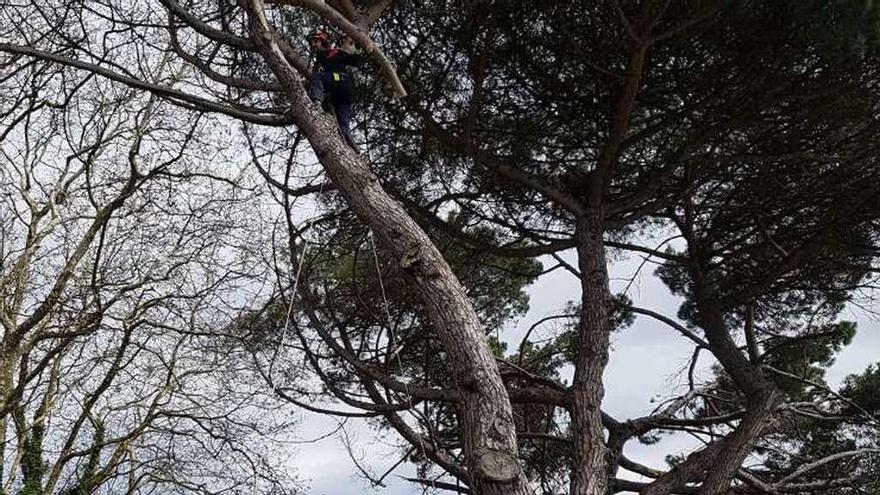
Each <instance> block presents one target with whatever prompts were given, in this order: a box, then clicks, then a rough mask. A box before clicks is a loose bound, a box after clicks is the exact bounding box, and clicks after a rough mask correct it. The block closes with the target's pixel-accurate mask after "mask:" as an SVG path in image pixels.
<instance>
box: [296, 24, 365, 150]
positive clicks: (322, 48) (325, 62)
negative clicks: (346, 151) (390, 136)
mask: <svg viewBox="0 0 880 495" xmlns="http://www.w3.org/2000/svg"><path fill="white" fill-rule="evenodd" d="M309 48H310V49H311V50H312V52H313V53H314V54H315V64H314V66H313V70H312V76H311V78H310V79H309V88H308V89H309V96H310V97H311V98H312V100H313V101H315V102H318V103H320V104H321V108H323V109H324V110H325V111H330V110H331V109H332V110H333V113H334V114H335V115H336V122H337V124H338V125H339V132H340V133H341V134H342V137H343V138H344V139H345V142H347V143H348V145H349V146H351V147H352V148H353V149H354V150H355V151H357V145H355V143H354V137H353V136H352V134H351V118H352V85H351V76H350V75H349V74H348V73H347V71H346V69H347V68H348V67H358V66H360V65H362V64H363V57H362V56H361V55H359V54H357V53H352V51H353V45H352V44H351V43H350V42H348V43H344V44H343V46H342V47H341V48H337V47H334V46H333V44H332V43H331V41H330V36H329V35H328V34H327V33H325V32H323V31H318V32H315V33H313V34H312V35H311V36H309Z"/></svg>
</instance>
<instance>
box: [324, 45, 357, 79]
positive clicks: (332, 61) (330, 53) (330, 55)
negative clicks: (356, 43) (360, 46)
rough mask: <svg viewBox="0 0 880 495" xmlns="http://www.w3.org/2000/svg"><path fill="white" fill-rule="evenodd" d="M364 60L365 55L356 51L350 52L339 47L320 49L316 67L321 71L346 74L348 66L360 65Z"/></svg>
mask: <svg viewBox="0 0 880 495" xmlns="http://www.w3.org/2000/svg"><path fill="white" fill-rule="evenodd" d="M363 62H364V57H362V56H361V55H358V54H355V53H348V52H346V51H343V50H340V49H338V48H331V49H329V50H320V51H318V52H317V53H316V54H315V68H316V69H317V70H319V71H321V72H328V73H330V74H334V73H335V74H340V75H341V76H344V75H345V68H346V67H359V66H360V65H362V64H363Z"/></svg>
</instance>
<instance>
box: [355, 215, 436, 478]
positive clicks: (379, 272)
mask: <svg viewBox="0 0 880 495" xmlns="http://www.w3.org/2000/svg"><path fill="white" fill-rule="evenodd" d="M370 244H372V245H373V260H374V261H375V262H376V275H378V277H379V290H380V292H381V293H382V307H383V308H384V309H385V319H386V323H387V325H388V335H389V337H390V339H389V340H390V341H391V349H390V350H391V352H392V354H393V355H394V357H395V358H396V359H397V366H398V367H399V368H400V370H401V371H403V360H402V359H401V358H400V352H399V351H400V349H399V348H398V342H397V334H396V333H395V332H394V327H393V326H392V324H391V310H390V309H389V305H388V296H387V295H386V294H385V283H384V282H383V281H382V269H381V268H380V267H379V254H378V250H377V249H376V239H375V237H374V236H373V231H372V229H371V230H370ZM402 381H403V391H404V393H405V394H406V402H407V405H408V406H409V408H410V409H411V410H415V404H413V400H412V394H411V393H410V392H409V382H407V381H405V380H402ZM415 434H416V438H417V439H418V441H419V451H420V453H421V454H422V458H423V459H425V462H427V460H428V454H427V452H426V450H425V442H424V440H423V439H422V435H421V434H420V433H419V432H418V431H415ZM431 487H432V488H434V489H435V490H436V489H437V485H436V483H435V480H434V479H433V478H431Z"/></svg>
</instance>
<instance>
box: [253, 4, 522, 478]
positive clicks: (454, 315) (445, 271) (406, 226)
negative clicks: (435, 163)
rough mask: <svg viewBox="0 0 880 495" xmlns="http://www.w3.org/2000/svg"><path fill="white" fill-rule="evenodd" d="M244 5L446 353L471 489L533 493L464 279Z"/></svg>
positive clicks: (294, 107)
mask: <svg viewBox="0 0 880 495" xmlns="http://www.w3.org/2000/svg"><path fill="white" fill-rule="evenodd" d="M244 3H246V8H247V9H248V13H249V15H250V19H251V27H252V30H253V34H254V38H255V40H256V41H257V43H258V45H259V47H260V51H261V54H262V55H263V57H264V59H265V60H266V62H267V63H268V65H269V67H270V68H271V69H272V71H273V72H274V73H275V75H276V77H278V80H279V81H280V82H281V84H283V85H284V87H285V89H286V92H287V95H288V97H289V100H290V103H291V112H292V114H293V115H294V118H295V122H296V125H297V127H298V128H299V129H300V130H301V131H302V132H303V134H304V135H305V136H306V139H307V140H308V141H309V143H310V144H311V146H312V149H313V150H314V152H315V154H316V155H317V157H318V160H319V161H320V162H321V165H322V166H323V167H324V170H325V171H326V173H327V175H328V177H329V178H330V180H331V181H332V182H333V184H334V185H335V186H336V187H337V188H338V190H339V191H340V192H341V193H342V194H343V196H345V198H346V199H347V200H348V203H349V205H350V206H351V207H352V209H353V210H354V211H355V213H356V214H357V215H358V217H359V218H360V219H361V220H362V221H363V222H364V223H365V224H367V225H368V226H369V227H370V228H371V229H372V230H373V233H374V234H375V236H376V238H377V239H378V240H379V241H380V243H381V244H382V247H383V248H385V249H387V250H389V251H390V252H391V253H392V254H393V256H394V257H395V258H396V259H398V260H400V266H401V267H402V268H403V271H404V272H405V273H406V274H407V276H406V277H405V279H406V280H407V282H408V286H409V288H410V289H411V290H412V291H413V292H415V293H416V294H417V295H418V296H419V299H420V301H421V302H422V304H423V305H424V314H425V316H426V317H427V318H428V320H429V321H430V322H431V324H432V325H433V327H434V328H436V330H437V333H438V336H439V338H440V341H441V343H442V345H443V347H444V350H445V351H446V353H447V359H448V360H449V367H450V371H451V373H452V377H453V379H454V381H455V384H456V388H457V389H458V391H459V392H460V394H461V398H462V400H461V403H460V405H459V412H460V421H461V428H462V437H463V449H464V454H465V458H466V462H467V467H468V474H469V477H470V488H471V492H472V493H475V494H481V495H526V494H529V493H531V490H530V489H529V487H528V483H527V481H526V479H525V475H524V474H523V471H522V468H521V466H520V464H519V460H518V456H517V444H516V432H515V429H514V422H513V413H512V409H511V406H510V400H509V397H508V395H507V391H506V389H505V388H504V384H503V382H502V381H501V375H500V373H499V372H498V367H497V365H496V363H495V358H494V356H493V355H492V352H491V351H490V349H489V345H488V343H487V341H486V336H485V334H484V332H483V327H482V324H481V323H480V321H479V318H478V317H477V314H476V311H475V310H474V308H473V306H472V305H471V301H470V300H469V299H468V297H467V294H466V292H465V290H464V288H463V287H462V285H461V283H460V282H459V281H458V279H457V278H456V276H455V274H453V272H452V270H451V269H450V267H449V265H448V264H447V263H446V260H445V259H444V258H443V256H442V255H441V254H440V252H439V250H438V249H437V248H436V246H435V245H434V243H433V242H432V241H431V240H430V238H429V237H428V236H427V234H426V233H425V232H424V231H423V230H422V229H421V228H420V227H419V226H418V224H417V223H416V222H415V221H414V220H413V219H412V217H410V216H409V214H408V213H407V212H406V211H405V210H404V208H403V206H402V205H401V204H399V203H398V202H396V201H395V200H393V199H392V198H391V197H390V196H389V195H388V194H387V193H386V192H385V191H384V190H383V189H382V186H381V185H380V184H379V180H378V178H377V177H376V176H375V175H374V174H373V173H372V172H371V171H370V169H369V167H368V166H367V165H366V164H365V163H364V161H363V160H362V159H361V158H360V157H359V156H358V155H357V154H356V153H355V152H354V151H353V150H352V149H351V148H350V147H349V146H348V145H347V144H346V143H345V142H344V141H343V140H342V139H341V138H340V136H339V133H338V131H337V128H336V123H335V122H333V121H332V120H331V119H330V118H328V116H326V115H325V114H323V113H322V112H321V111H320V110H319V109H317V108H313V107H312V106H311V105H310V104H309V101H308V99H307V97H306V94H305V90H304V88H303V83H302V80H301V78H300V76H299V75H298V74H297V73H296V71H295V70H294V69H293V67H291V66H290V64H288V63H287V61H286V60H285V58H284V56H283V54H282V52H281V50H280V48H279V47H278V44H277V40H276V39H275V37H274V36H275V35H274V33H272V32H271V28H270V27H269V25H268V22H267V21H266V19H265V14H264V12H263V6H262V3H261V2H260V1H258V0H257V1H253V0H252V1H249V2H244Z"/></svg>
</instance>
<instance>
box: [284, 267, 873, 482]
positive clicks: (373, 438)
mask: <svg viewBox="0 0 880 495" xmlns="http://www.w3.org/2000/svg"><path fill="white" fill-rule="evenodd" d="M566 258H567V259H568V260H569V261H570V262H574V261H575V260H574V256H573V253H569V254H568V255H567V256H566ZM640 263H641V258H639V257H631V258H629V259H626V260H622V261H617V262H614V261H612V262H611V277H612V279H614V281H613V282H612V289H613V290H615V291H620V290H622V289H623V288H624V287H625V286H626V281H624V280H620V279H629V278H631V277H632V274H633V273H634V272H635V270H636V268H637V267H638V266H639V264H640ZM548 266H549V265H548ZM653 271H654V268H653V266H652V265H650V264H648V265H646V266H645V268H644V269H643V270H642V272H641V274H640V276H639V277H637V278H636V280H635V283H633V285H632V287H631V288H630V290H629V292H628V295H629V296H630V298H631V299H632V300H633V303H634V304H635V305H637V306H641V307H645V308H649V309H653V310H655V311H658V312H660V313H663V314H665V315H667V316H670V317H674V316H675V313H676V311H677V310H678V306H679V301H678V300H677V298H676V297H674V296H673V295H672V294H670V293H669V291H668V290H667V289H666V287H665V286H664V285H663V284H662V282H660V280H659V279H657V277H655V276H654V275H653ZM528 292H529V295H530V297H531V310H530V311H529V313H528V314H527V315H526V316H525V317H524V318H522V319H521V320H520V321H518V322H516V323H515V324H513V325H511V326H510V329H509V330H508V331H507V332H506V334H505V335H503V336H502V337H503V338H504V339H505V340H507V341H508V342H510V343H511V346H516V345H517V344H518V343H519V339H520V338H521V336H522V334H523V332H524V329H526V328H528V327H529V326H530V325H531V324H532V323H534V322H535V321H537V320H538V319H540V318H542V317H544V316H548V315H551V314H556V313H558V312H559V311H560V310H561V308H563V307H564V305H565V303H566V302H567V301H569V300H572V299H575V298H578V297H579V294H580V291H579V282H578V281H577V280H576V279H575V278H574V277H573V276H572V275H571V274H570V273H568V272H566V271H565V270H556V271H554V272H551V273H549V274H547V275H545V276H544V277H542V278H541V279H539V280H538V281H537V283H535V284H534V285H533V286H531V287H530V288H529V290H528ZM869 316H870V315H868V314H867V313H866V312H865V311H863V310H860V309H858V308H855V307H852V308H848V309H847V310H846V311H845V312H844V314H843V315H842V318H843V319H847V320H854V321H857V322H858V324H859V327H858V328H859V331H858V334H857V335H856V337H855V339H854V341H853V343H852V344H851V345H850V346H848V347H847V348H845V349H844V350H843V351H842V352H841V353H840V354H839V356H838V359H837V362H836V363H835V364H834V366H832V367H831V369H830V370H829V373H828V376H827V379H828V381H829V383H831V384H833V385H838V384H839V383H840V382H841V381H842V380H843V378H844V377H845V376H846V375H848V374H850V373H855V372H859V371H861V370H863V369H864V368H865V367H866V366H867V365H868V364H870V363H873V362H877V361H880V352H878V351H880V323H878V321H877V320H876V319H872V318H870V317H869ZM692 352H693V347H692V345H691V344H690V343H689V341H687V340H686V339H684V338H683V337H680V336H679V334H677V333H676V332H675V331H673V330H671V329H669V328H667V327H665V326H664V325H662V324H661V323H659V322H656V321H655V320H652V319H649V318H645V317H639V318H637V319H636V321H635V323H634V324H633V325H632V326H630V327H629V328H627V329H626V330H624V331H623V332H621V333H619V334H616V335H615V336H614V337H613V340H612V349H611V356H610V361H609V364H608V367H607V369H606V371H605V401H604V409H605V410H606V411H608V412H609V413H611V414H612V415H614V416H615V417H617V418H618V419H627V418H632V417H636V416H640V415H644V414H646V413H649V412H651V410H652V409H653V408H654V407H655V406H656V403H653V404H652V402H651V400H652V398H653V399H661V400H662V399H665V398H668V397H669V396H670V395H671V394H673V393H674V392H676V391H678V390H681V388H682V387H684V386H686V382H687V378H686V367H687V364H688V362H689V359H690V356H691V353H692ZM711 364H712V361H710V360H709V358H708V356H707V353H703V356H701V362H700V368H699V369H700V370H702V371H703V372H704V373H705V371H706V370H707V369H708V367H709V366H710V365H711ZM336 427H337V423H336V422H335V421H334V420H332V419H330V418H326V417H322V416H319V415H315V414H308V415H304V416H303V418H302V428H301V432H300V435H301V436H302V438H306V439H307V438H315V437H319V436H321V435H322V434H326V433H327V432H329V431H332V430H333V429H334V428H336ZM346 430H347V431H348V432H349V436H350V438H351V440H352V442H351V443H352V445H353V447H354V451H355V452H356V455H358V456H359V457H360V458H361V459H362V462H361V464H362V465H363V466H365V467H368V468H369V469H371V470H372V471H373V472H376V473H382V472H384V471H385V470H386V469H387V468H389V467H390V466H391V465H393V464H394V463H395V462H396V461H397V460H398V457H396V455H397V453H396V451H394V450H393V449H391V448H389V445H391V444H392V443H393V439H392V438H388V437H387V436H386V437H385V438H382V437H379V436H377V432H376V431H375V430H374V429H371V428H370V427H369V426H368V425H366V424H365V423H364V422H363V421H354V422H349V423H348V424H347V427H346ZM691 446H692V443H691V442H689V441H688V439H687V438H686V437H683V436H670V437H664V439H663V440H662V441H661V442H660V443H659V444H655V445H651V446H644V445H641V444H639V443H638V442H630V443H629V444H628V445H627V448H626V450H625V452H626V454H627V455H628V456H630V457H631V458H632V459H634V460H636V461H639V462H643V463H645V464H647V465H649V466H653V467H658V468H662V467H663V466H664V461H663V459H664V457H665V456H666V455H667V454H670V453H675V452H680V451H682V450H686V449H688V448H690V447H691ZM290 465H291V466H293V467H294V468H295V469H297V470H298V472H299V474H300V475H301V476H302V477H303V478H304V479H306V480H308V481H309V486H310V489H309V491H308V493H311V494H314V495H361V494H377V495H379V494H381V495H411V494H412V495H414V494H420V493H422V490H421V489H420V488H417V487H414V486H413V485H412V484H409V483H406V482H403V481H400V480H398V479H396V478H395V477H394V476H391V477H389V483H388V487H386V488H377V489H373V488H371V487H370V486H369V484H368V483H366V482H365V481H364V480H363V478H361V477H359V476H358V474H357V468H356V467H355V465H354V463H353V462H352V460H351V458H350V457H349V455H348V453H347V452H346V449H345V448H344V446H343V442H342V441H341V440H340V439H339V438H338V437H331V438H327V439H325V440H322V441H320V442H317V443H315V444H311V445H303V446H302V447H301V448H300V449H299V451H298V452H297V454H296V455H295V456H294V457H293V458H292V459H290ZM397 473H398V474H402V475H410V474H412V473H413V468H412V466H406V467H403V468H399V469H398V471H397ZM627 477H629V478H631V479H639V477H638V476H627Z"/></svg>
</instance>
